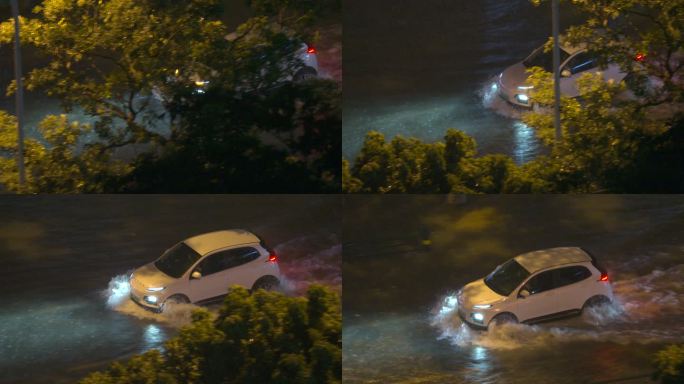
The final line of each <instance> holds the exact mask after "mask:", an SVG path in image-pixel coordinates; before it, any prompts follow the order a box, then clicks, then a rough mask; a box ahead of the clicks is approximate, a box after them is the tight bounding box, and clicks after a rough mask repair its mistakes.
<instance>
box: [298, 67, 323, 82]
mask: <svg viewBox="0 0 684 384" xmlns="http://www.w3.org/2000/svg"><path fill="white" fill-rule="evenodd" d="M316 77H318V72H316V70H315V69H314V68H311V67H304V68H302V69H300V70H299V71H297V73H295V75H294V76H293V77H292V81H293V82H294V83H302V82H305V81H307V80H311V79H315V78H316Z"/></svg>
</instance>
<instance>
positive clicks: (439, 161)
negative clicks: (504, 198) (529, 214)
mask: <svg viewBox="0 0 684 384" xmlns="http://www.w3.org/2000/svg"><path fill="white" fill-rule="evenodd" d="M476 154H477V151H476V148H475V141H474V140H473V139H472V138H471V137H469V136H468V135H466V134H465V133H463V132H461V131H458V130H455V129H450V130H448V131H447V133H446V135H445V137H444V142H436V143H425V142H422V141H420V140H418V139H416V138H408V139H407V138H404V137H401V136H397V137H395V138H394V139H392V141H390V142H386V141H385V137H384V136H383V135H382V134H381V133H379V132H373V131H372V132H369V133H368V135H367V136H366V140H365V142H364V145H363V147H362V149H361V152H360V153H359V155H358V157H357V158H356V160H355V162H354V165H353V166H351V167H350V166H349V164H348V163H345V164H346V165H345V169H344V170H343V175H344V180H343V189H344V191H345V192H374V193H377V192H379V193H446V192H458V193H502V192H515V191H517V190H518V189H521V188H525V187H528V188H532V186H530V185H528V183H526V182H525V181H524V180H522V179H520V178H519V177H518V174H517V169H516V166H515V164H514V163H513V161H512V160H511V159H510V158H508V157H506V156H504V155H486V156H481V157H476ZM523 184H526V185H525V186H523Z"/></svg>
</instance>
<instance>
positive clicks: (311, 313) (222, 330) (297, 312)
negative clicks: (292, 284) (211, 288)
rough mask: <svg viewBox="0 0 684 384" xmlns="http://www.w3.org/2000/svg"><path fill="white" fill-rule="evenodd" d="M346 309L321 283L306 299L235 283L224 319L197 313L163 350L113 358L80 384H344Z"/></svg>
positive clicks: (222, 315)
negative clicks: (122, 359)
mask: <svg viewBox="0 0 684 384" xmlns="http://www.w3.org/2000/svg"><path fill="white" fill-rule="evenodd" d="M340 310H341V308H340V299H339V296H338V295H337V294H336V293H334V292H332V291H331V290H330V289H328V288H325V287H322V286H311V287H310V288H309V290H308V293H307V297H305V298H302V297H287V296H285V295H283V294H280V293H274V292H266V291H263V290H259V291H257V292H255V293H253V294H250V293H249V291H247V290H246V289H245V288H241V287H237V286H236V287H233V288H231V290H230V292H229V294H228V296H227V297H226V299H225V302H224V305H223V307H222V308H221V310H220V311H219V313H218V316H212V315H211V314H210V313H209V312H208V311H207V310H204V309H202V310H198V311H196V312H194V313H193V319H192V324H191V325H189V326H187V327H185V328H183V329H181V331H180V332H179V334H178V335H177V336H175V337H173V338H171V339H169V340H168V341H167V342H166V343H165V344H164V349H163V351H162V352H160V351H158V350H151V351H148V352H146V353H144V354H142V355H139V356H135V357H133V358H132V359H130V360H129V361H127V362H125V363H119V362H117V363H114V364H112V366H111V367H110V368H109V369H107V370H106V371H103V372H95V373H92V374H90V375H89V376H88V377H86V378H85V379H83V380H81V383H82V384H107V383H168V384H171V383H174V384H175V383H188V384H191V383H207V384H209V383H266V382H269V383H282V384H313V383H321V384H323V383H339V382H341V375H342V354H341V348H342V341H341V340H342V335H341V329H342V318H341V312H340Z"/></svg>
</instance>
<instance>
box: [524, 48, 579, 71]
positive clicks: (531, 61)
mask: <svg viewBox="0 0 684 384" xmlns="http://www.w3.org/2000/svg"><path fill="white" fill-rule="evenodd" d="M568 56H570V55H568V53H567V52H565V51H564V50H562V49H561V50H560V62H561V63H563V62H564V61H565V59H567V58H568ZM523 65H525V66H526V67H527V68H531V67H542V68H544V70H545V71H546V72H553V51H549V52H544V46H541V47H539V48H537V49H535V50H534V52H532V54H531V55H529V56H528V57H527V59H525V60H524V61H523Z"/></svg>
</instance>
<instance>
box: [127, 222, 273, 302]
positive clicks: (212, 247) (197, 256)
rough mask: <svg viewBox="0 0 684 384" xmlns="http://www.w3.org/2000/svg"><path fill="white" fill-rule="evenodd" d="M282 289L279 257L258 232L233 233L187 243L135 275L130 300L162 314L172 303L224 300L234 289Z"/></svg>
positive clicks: (213, 234)
mask: <svg viewBox="0 0 684 384" xmlns="http://www.w3.org/2000/svg"><path fill="white" fill-rule="evenodd" d="M279 284H280V269H279V268H278V257H277V256H276V254H275V252H274V251H273V250H270V249H269V248H268V247H267V246H266V245H265V244H264V242H263V241H262V240H261V239H260V238H259V237H258V236H256V235H254V234H253V233H251V232H248V231H245V230H240V229H233V230H225V231H217V232H210V233H205V234H202V235H198V236H194V237H191V238H189V239H185V240H183V241H181V242H180V243H178V244H176V245H174V246H173V247H171V248H169V249H168V250H166V252H164V254H162V255H161V257H159V258H158V259H157V260H155V261H154V262H152V263H149V264H146V265H144V266H142V267H140V268H138V269H136V270H135V271H133V273H132V274H131V276H130V287H131V291H130V297H131V299H132V300H133V301H134V302H136V303H138V304H139V305H141V306H143V307H145V308H148V309H152V310H154V311H158V312H161V311H163V309H164V307H165V306H166V305H167V304H169V303H204V302H210V301H213V300H216V299H220V298H221V297H223V296H225V295H226V294H227V293H228V288H229V287H230V286H232V285H241V286H244V287H247V288H251V289H252V290H256V289H273V288H275V287H277V286H278V285H279Z"/></svg>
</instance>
